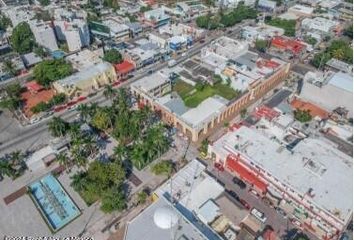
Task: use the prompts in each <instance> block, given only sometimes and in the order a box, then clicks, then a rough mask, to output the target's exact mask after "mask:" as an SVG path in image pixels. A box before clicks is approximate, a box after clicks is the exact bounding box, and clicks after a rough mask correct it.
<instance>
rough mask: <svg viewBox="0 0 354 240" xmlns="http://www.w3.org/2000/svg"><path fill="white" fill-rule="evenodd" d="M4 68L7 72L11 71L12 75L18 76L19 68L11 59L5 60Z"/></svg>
mask: <svg viewBox="0 0 354 240" xmlns="http://www.w3.org/2000/svg"><path fill="white" fill-rule="evenodd" d="M4 68H5V72H7V73H9V74H10V75H11V76H16V73H17V70H16V68H15V65H14V64H13V62H12V61H11V60H7V61H5V62H4Z"/></svg>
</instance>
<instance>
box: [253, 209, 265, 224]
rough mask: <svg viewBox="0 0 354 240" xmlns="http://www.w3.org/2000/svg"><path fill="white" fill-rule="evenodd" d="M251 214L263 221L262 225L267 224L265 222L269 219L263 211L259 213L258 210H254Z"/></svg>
mask: <svg viewBox="0 0 354 240" xmlns="http://www.w3.org/2000/svg"><path fill="white" fill-rule="evenodd" d="M251 214H252V215H253V216H255V217H256V218H257V219H258V220H259V221H261V222H262V223H265V221H267V218H266V216H265V215H264V213H262V212H261V211H259V210H258V209H256V208H253V209H252V210H251Z"/></svg>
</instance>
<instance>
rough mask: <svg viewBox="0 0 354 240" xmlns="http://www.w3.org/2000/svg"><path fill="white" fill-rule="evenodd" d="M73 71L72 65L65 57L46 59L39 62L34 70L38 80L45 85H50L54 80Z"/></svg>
mask: <svg viewBox="0 0 354 240" xmlns="http://www.w3.org/2000/svg"><path fill="white" fill-rule="evenodd" d="M72 73H73V67H72V65H71V64H70V63H67V62H65V60H63V59H54V60H44V61H43V62H40V63H39V64H37V65H36V66H35V68H34V71H33V74H34V77H35V79H36V81H37V82H38V83H39V84H41V85H43V86H45V87H49V86H50V84H51V83H52V82H54V81H56V80H59V79H62V78H65V77H67V76H69V75H70V74H72Z"/></svg>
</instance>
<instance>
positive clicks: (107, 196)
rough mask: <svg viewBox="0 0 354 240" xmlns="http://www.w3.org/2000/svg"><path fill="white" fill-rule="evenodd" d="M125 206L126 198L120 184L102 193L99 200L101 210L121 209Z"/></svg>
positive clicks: (108, 211) (107, 211) (106, 211)
mask: <svg viewBox="0 0 354 240" xmlns="http://www.w3.org/2000/svg"><path fill="white" fill-rule="evenodd" d="M125 207H126V200H125V196H124V191H123V189H122V187H121V186H119V187H117V186H114V187H112V188H110V189H109V190H108V191H105V192H104V193H103V196H102V202H101V210H102V211H103V212H105V213H110V212H113V211H122V210H123V209H125Z"/></svg>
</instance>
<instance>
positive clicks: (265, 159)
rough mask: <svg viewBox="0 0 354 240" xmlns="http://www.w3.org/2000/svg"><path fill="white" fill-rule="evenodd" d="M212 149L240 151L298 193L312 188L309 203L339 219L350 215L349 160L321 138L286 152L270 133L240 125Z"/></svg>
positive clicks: (351, 184)
mask: <svg viewBox="0 0 354 240" xmlns="http://www.w3.org/2000/svg"><path fill="white" fill-rule="evenodd" d="M236 144H237V145H238V146H239V150H236V149H235V145H236ZM213 149H216V151H217V152H218V153H220V154H221V156H222V157H226V156H227V155H228V154H229V153H231V152H232V153H234V154H237V153H240V154H241V155H242V156H243V157H244V158H245V159H248V161H252V162H253V163H254V164H255V165H258V166H259V167H261V168H263V169H264V170H265V171H267V172H268V173H270V174H271V175H272V176H273V177H275V178H277V179H278V180H279V181H280V182H282V183H284V184H286V185H288V186H289V187H290V188H292V189H293V190H295V191H296V192H298V193H299V194H301V195H305V194H306V193H308V192H309V190H310V189H312V191H311V193H312V194H313V195H314V196H313V197H312V201H313V203H314V204H315V205H317V206H318V207H320V208H322V209H325V210H327V211H329V212H331V213H332V214H333V215H335V213H338V217H339V218H341V219H343V221H348V220H349V218H350V217H351V215H352V210H353V195H352V192H353V191H352V190H353V162H352V159H351V157H349V156H348V155H346V154H344V153H342V152H340V151H339V150H338V149H336V148H335V147H334V146H333V145H331V144H330V143H328V142H325V141H324V140H320V139H315V138H307V139H304V140H302V141H300V142H299V143H298V144H297V145H296V146H295V147H294V148H293V149H292V151H293V152H290V151H288V150H287V149H286V148H285V147H284V146H283V144H281V142H279V141H276V140H274V139H273V138H272V136H267V135H266V133H263V132H261V131H259V130H256V129H252V128H248V127H244V126H243V127H241V128H240V129H238V130H236V131H234V132H229V133H227V134H226V135H225V136H223V137H222V138H220V139H219V140H218V141H216V142H214V144H213ZM338 196H340V197H338Z"/></svg>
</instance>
